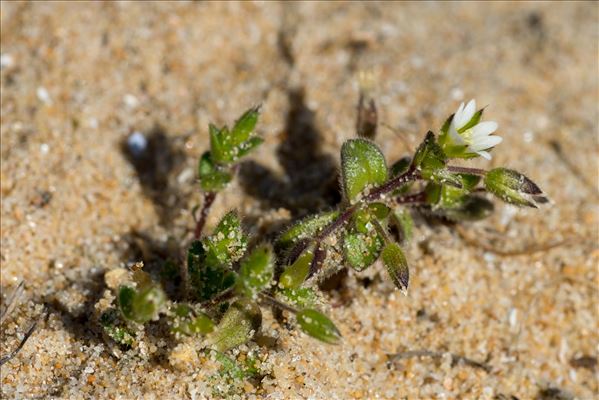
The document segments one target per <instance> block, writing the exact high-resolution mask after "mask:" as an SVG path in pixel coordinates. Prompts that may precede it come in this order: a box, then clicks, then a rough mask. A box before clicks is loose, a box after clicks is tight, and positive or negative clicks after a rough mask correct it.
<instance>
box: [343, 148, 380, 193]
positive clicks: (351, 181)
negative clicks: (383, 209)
mask: <svg viewBox="0 0 599 400" xmlns="http://www.w3.org/2000/svg"><path fill="white" fill-rule="evenodd" d="M341 169H342V175H343V191H344V193H345V197H346V198H347V199H348V200H349V202H350V203H355V202H356V201H357V200H358V199H359V196H360V194H362V193H363V192H364V191H365V190H367V189H369V188H374V187H376V186H379V185H382V184H383V183H385V181H386V180H387V164H386V163H385V157H384V156H383V153H381V151H380V150H379V149H378V147H376V146H375V145H374V144H373V143H371V142H369V141H368V140H366V139H352V140H348V141H347V142H345V143H344V144H343V146H342V147H341Z"/></svg>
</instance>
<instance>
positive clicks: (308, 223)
mask: <svg viewBox="0 0 599 400" xmlns="http://www.w3.org/2000/svg"><path fill="white" fill-rule="evenodd" d="M482 115H483V109H480V110H476V104H475V102H474V101H470V102H469V103H468V104H466V105H464V104H462V105H460V107H459V109H458V110H457V111H456V113H455V114H453V115H451V116H450V117H449V118H448V119H447V120H446V122H445V123H444V125H443V126H442V128H441V130H440V132H439V135H435V134H434V133H433V132H428V133H427V134H426V135H425V137H424V140H423V141H422V143H421V144H420V146H419V147H418V149H417V150H416V152H415V154H414V155H413V156H412V157H405V158H402V159H400V160H399V161H397V162H395V163H393V164H392V165H391V166H388V164H387V162H386V160H385V157H384V155H383V154H382V152H381V151H380V149H379V148H378V147H377V146H376V145H375V144H374V143H373V142H372V141H370V140H368V139H365V138H357V139H351V140H348V141H347V142H345V143H344V144H343V146H342V148H341V172H342V177H341V186H342V188H341V190H342V192H343V200H342V202H341V204H339V206H338V207H337V208H335V209H334V210H330V211H327V212H323V213H320V214H316V215H313V216H310V217H308V218H305V219H303V220H301V221H299V222H297V223H295V224H294V225H292V226H290V227H289V228H288V229H286V230H285V231H284V232H282V233H281V234H280V235H279V237H278V239H277V240H276V242H275V243H273V244H269V243H263V244H260V245H258V246H256V247H254V248H249V247H248V243H249V241H248V237H247V236H246V234H245V233H244V231H243V229H242V227H241V221H240V218H239V216H238V214H237V213H236V212H234V211H231V212H229V213H228V214H226V215H225V216H224V217H223V218H222V219H221V221H220V222H219V223H218V225H217V226H216V228H215V229H214V231H213V232H212V234H211V235H208V236H203V235H202V231H203V227H204V221H205V219H206V215H207V213H208V210H209V208H210V205H211V204H212V202H213V201H214V199H215V197H216V195H217V193H218V192H220V191H222V190H224V189H225V188H226V187H227V185H228V184H229V183H230V182H231V180H232V179H233V177H234V174H235V171H236V163H238V161H239V160H240V159H241V158H242V157H244V156H245V155H247V154H248V153H250V152H251V151H252V150H253V149H255V148H256V147H257V146H259V145H260V144H261V143H262V139H261V138H260V137H258V136H256V135H255V133H254V129H255V126H256V123H257V120H258V116H259V110H258V108H252V109H250V110H248V111H247V112H246V113H244V114H243V115H242V116H241V117H240V118H239V119H238V120H237V122H236V123H235V124H234V126H233V127H232V128H231V129H229V128H227V127H226V126H225V127H223V128H220V129H219V128H217V127H215V126H214V125H210V128H209V131H210V151H207V152H205V153H204V154H203V155H202V157H201V158H200V161H199V181H200V187H201V189H202V191H203V193H204V200H203V205H202V209H201V211H200V213H199V217H198V218H197V223H196V228H195V238H194V240H193V242H192V243H191V245H190V246H189V249H188V251H187V260H186V266H185V271H186V274H184V275H186V277H185V279H183V281H184V283H183V284H182V285H183V286H184V287H183V288H181V290H182V291H183V290H185V293H186V296H185V297H184V299H185V301H173V300H169V299H168V298H167V296H166V294H165V292H164V290H163V289H162V288H161V286H160V285H159V284H158V283H157V282H156V281H155V280H153V279H152V278H151V277H150V275H149V274H148V273H146V272H144V271H143V270H142V269H141V268H140V267H137V268H134V269H133V271H131V275H132V279H131V282H132V283H131V284H128V285H124V286H121V287H120V288H119V290H118V295H117V306H118V309H117V308H112V309H109V310H108V311H107V312H105V313H104V314H103V315H102V317H101V323H102V325H103V326H104V328H105V331H106V332H107V334H108V335H109V336H110V337H112V338H113V339H114V340H116V341H117V342H118V343H120V344H121V345H122V346H124V347H127V346H131V345H132V344H133V343H134V342H135V331H134V330H132V329H129V328H130V327H131V326H132V324H133V325H135V324H137V326H138V327H139V326H140V325H143V324H147V323H150V321H153V320H157V319H158V318H160V316H161V315H163V316H165V317H166V318H167V320H168V323H169V325H170V327H171V331H172V332H173V334H174V335H203V336H204V341H205V342H204V343H205V344H206V346H207V347H208V348H211V349H215V350H217V351H225V350H227V349H230V348H233V347H236V346H238V345H240V344H242V343H244V342H246V341H248V340H249V339H250V338H252V336H253V335H254V334H255V333H256V332H257V331H258V330H259V329H260V326H261V321H262V314H261V306H269V307H276V308H278V309H280V310H282V311H283V312H287V313H288V314H290V315H293V316H294V318H295V321H296V322H297V326H298V327H299V328H300V329H301V330H302V331H303V332H305V333H307V334H308V335H310V336H313V337H315V338H316V339H319V340H321V341H323V342H326V343H332V344H333V343H337V342H338V341H339V340H340V338H341V334H340V332H339V330H338V329H337V328H336V327H335V325H334V324H333V322H331V320H330V319H329V318H327V317H326V316H325V315H324V314H323V313H321V312H319V311H318V310H317V308H318V305H317V304H319V303H318V302H317V299H318V297H317V289H316V287H317V286H316V285H315V284H314V283H315V282H316V281H318V280H319V278H322V277H325V276H327V275H329V274H330V273H331V272H334V271H337V270H338V269H339V268H340V267H344V266H347V267H351V268H353V269H355V270H357V271H362V270H364V269H366V268H368V267H370V266H372V265H373V264H374V263H375V262H376V261H377V260H378V259H381V260H382V262H383V264H384V266H385V267H386V270H387V272H388V274H389V276H390V278H391V280H392V281H393V283H394V284H395V286H396V287H397V288H398V289H399V290H401V291H402V292H403V293H407V290H408V286H409V278H410V275H409V268H408V261H407V258H406V256H405V254H404V251H403V249H402V246H403V245H404V244H405V243H406V241H407V240H409V239H410V237H411V233H412V226H413V222H412V217H411V212H412V211H413V210H419V211H425V212H427V213H429V214H433V215H435V216H438V217H442V218H444V219H449V220H452V221H456V222H459V221H472V220H479V219H482V218H485V217H486V216H488V215H489V214H490V212H491V211H492V210H493V204H492V203H491V202H490V201H489V200H488V199H487V197H485V194H486V193H490V194H492V195H494V196H496V197H498V198H499V199H501V200H503V201H505V202H508V203H511V204H515V205H517V206H529V207H536V205H537V204H538V203H543V202H545V201H546V198H545V197H544V195H543V193H542V191H541V190H540V189H539V187H538V186H537V185H536V184H535V183H533V182H532V181H531V180H530V179H528V178H527V177H526V176H524V175H523V174H521V173H519V172H516V171H513V170H510V169H506V168H495V169H491V170H489V171H486V170H482V169H476V168H467V167H463V166H454V165H451V164H450V161H452V160H454V159H470V158H475V157H479V156H482V157H484V158H487V159H489V158H490V157H491V155H490V151H491V150H492V148H493V147H494V146H495V145H497V144H498V143H500V142H501V138H500V137H498V136H495V135H493V133H494V132H495V131H496V129H497V124H496V123H495V122H483V121H482Z"/></svg>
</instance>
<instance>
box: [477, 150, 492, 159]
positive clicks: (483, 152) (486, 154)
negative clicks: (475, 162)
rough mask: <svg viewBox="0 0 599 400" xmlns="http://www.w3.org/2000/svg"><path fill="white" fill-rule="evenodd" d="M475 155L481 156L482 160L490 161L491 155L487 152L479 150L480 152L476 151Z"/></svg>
mask: <svg viewBox="0 0 599 400" xmlns="http://www.w3.org/2000/svg"><path fill="white" fill-rule="evenodd" d="M475 153H476V154H478V155H479V156H481V157H482V158H486V159H487V160H490V159H491V154H489V152H488V151H483V150H481V151H476V152H475Z"/></svg>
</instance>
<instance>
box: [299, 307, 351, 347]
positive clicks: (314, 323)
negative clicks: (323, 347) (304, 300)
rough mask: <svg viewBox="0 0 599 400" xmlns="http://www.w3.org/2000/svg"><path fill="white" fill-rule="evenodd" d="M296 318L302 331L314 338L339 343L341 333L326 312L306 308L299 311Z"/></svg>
mask: <svg viewBox="0 0 599 400" xmlns="http://www.w3.org/2000/svg"><path fill="white" fill-rule="evenodd" d="M296 318H297V322H298V324H299V326H300V328H301V329H302V331H304V332H305V333H307V334H308V335H310V336H312V337H313V338H316V339H318V340H320V341H322V342H325V343H329V344H337V343H339V340H340V339H341V333H340V332H339V330H338V329H337V327H336V326H335V324H333V322H332V321H331V320H330V319H328V318H327V317H326V316H325V315H324V314H322V313H319V312H318V311H316V310H312V309H306V310H302V311H299V312H298V313H297V315H296Z"/></svg>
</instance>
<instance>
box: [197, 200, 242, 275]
mask: <svg viewBox="0 0 599 400" xmlns="http://www.w3.org/2000/svg"><path fill="white" fill-rule="evenodd" d="M203 245H204V249H205V250H206V263H207V264H208V265H210V266H215V265H220V266H230V265H231V264H233V263H234V262H236V261H239V259H240V258H241V257H242V256H243V255H244V254H245V251H246V249H247V237H246V236H245V234H244V233H243V230H242V229H241V221H240V220H239V217H238V216H237V213H236V212H235V211H231V212H229V213H227V215H225V216H224V217H223V218H222V219H221V221H220V222H219V223H218V225H217V226H216V228H215V230H214V233H213V234H212V235H210V236H209V237H207V238H206V239H204V241H203Z"/></svg>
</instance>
